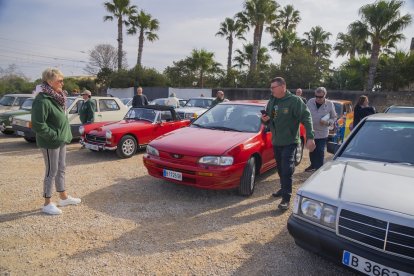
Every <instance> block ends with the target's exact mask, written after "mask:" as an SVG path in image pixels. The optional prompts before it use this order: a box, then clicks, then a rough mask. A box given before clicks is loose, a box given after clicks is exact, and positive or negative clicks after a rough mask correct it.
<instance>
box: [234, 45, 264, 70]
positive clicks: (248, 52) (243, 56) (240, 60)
mask: <svg viewBox="0 0 414 276" xmlns="http://www.w3.org/2000/svg"><path fill="white" fill-rule="evenodd" d="M235 52H236V56H235V57H234V61H235V62H236V64H235V65H234V67H237V68H239V70H242V69H243V68H245V67H248V66H249V64H250V63H251V60H252V53H253V44H252V43H249V44H246V45H243V50H240V49H237V50H236V51H235ZM269 61H270V55H269V54H268V53H267V49H266V48H265V47H261V48H260V50H259V52H258V54H257V67H259V68H260V67H263V66H267V65H268V62H269Z"/></svg>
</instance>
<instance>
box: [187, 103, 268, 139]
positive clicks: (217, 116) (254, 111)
mask: <svg viewBox="0 0 414 276" xmlns="http://www.w3.org/2000/svg"><path fill="white" fill-rule="evenodd" d="M261 109H263V107H261V106H253V105H232V104H222V105H216V106H215V107H213V108H211V109H210V110H208V111H206V112H205V113H204V114H203V115H202V116H200V117H199V118H198V119H197V120H195V121H194V122H193V125H195V126H196V127H203V128H210V129H219V130H233V131H239V132H258V131H259V130H260V126H261V121H260V110H261Z"/></svg>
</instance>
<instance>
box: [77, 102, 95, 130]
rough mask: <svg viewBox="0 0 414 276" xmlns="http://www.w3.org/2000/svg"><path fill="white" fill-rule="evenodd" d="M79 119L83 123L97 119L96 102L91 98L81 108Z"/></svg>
mask: <svg viewBox="0 0 414 276" xmlns="http://www.w3.org/2000/svg"><path fill="white" fill-rule="evenodd" d="M79 119H80V121H81V122H82V124H86V123H93V122H94V121H95V104H94V103H93V102H92V100H91V99H89V100H87V101H86V102H84V103H83V104H82V106H81V108H80V110H79Z"/></svg>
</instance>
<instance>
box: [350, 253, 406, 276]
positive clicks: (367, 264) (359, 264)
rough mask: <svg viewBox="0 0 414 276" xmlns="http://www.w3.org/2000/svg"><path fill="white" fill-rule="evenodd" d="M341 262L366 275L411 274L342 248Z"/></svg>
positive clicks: (396, 275) (401, 275) (394, 275)
mask: <svg viewBox="0 0 414 276" xmlns="http://www.w3.org/2000/svg"><path fill="white" fill-rule="evenodd" d="M342 263H343V264H344V265H346V266H349V267H352V268H353V269H356V270H358V271H360V272H362V273H364V274H366V275H374V276H379V275H390V276H391V275H393V276H403V275H404V276H405V275H412V274H409V273H406V272H404V271H400V270H396V269H393V268H391V267H388V266H385V265H381V264H379V263H376V262H373V261H371V260H368V259H365V258H364V257H361V256H358V255H356V254H354V253H351V252H349V251H345V250H344V254H343V256H342Z"/></svg>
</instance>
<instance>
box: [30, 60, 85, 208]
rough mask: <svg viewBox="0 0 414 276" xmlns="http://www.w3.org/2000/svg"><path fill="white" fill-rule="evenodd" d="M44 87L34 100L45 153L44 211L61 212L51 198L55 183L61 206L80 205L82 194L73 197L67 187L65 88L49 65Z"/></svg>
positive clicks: (35, 124) (35, 127) (34, 117)
mask: <svg viewBox="0 0 414 276" xmlns="http://www.w3.org/2000/svg"><path fill="white" fill-rule="evenodd" d="M42 81H43V83H42V84H41V91H40V92H39V94H38V95H37V96H36V98H35V100H34V101H33V106H32V128H33V130H34V132H35V133H36V143H37V146H38V147H39V148H40V150H41V151H42V154H43V158H44V161H45V166H46V171H45V178H44V181H43V197H44V198H45V203H44V206H43V208H42V211H43V212H44V213H47V214H50V215H59V214H61V213H62V211H61V210H60V209H59V208H58V207H56V205H55V204H54V203H53V202H52V201H51V197H52V189H53V184H55V187H56V191H57V192H58V193H59V197H60V200H59V202H58V205H59V206H67V205H77V204H79V203H80V202H81V200H80V198H73V197H71V196H69V195H68V194H67V193H66V191H65V170H66V144H68V143H70V142H71V140H72V133H71V131H70V125H69V121H68V117H67V116H66V112H65V110H66V94H67V93H66V91H64V90H63V89H62V88H63V74H62V72H60V71H59V70H58V69H53V68H49V69H46V70H45V71H44V72H43V74H42Z"/></svg>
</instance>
